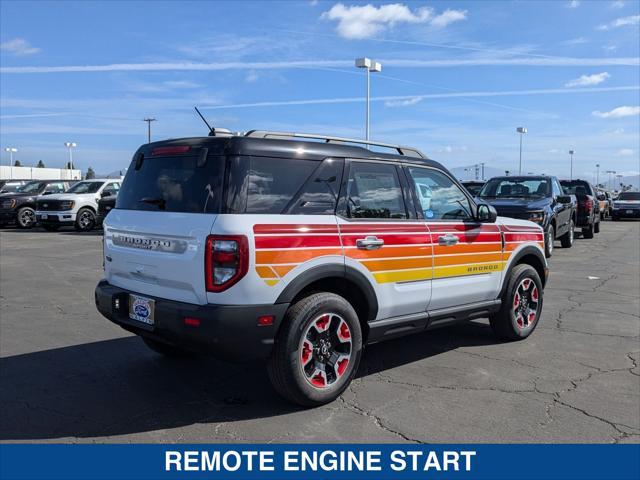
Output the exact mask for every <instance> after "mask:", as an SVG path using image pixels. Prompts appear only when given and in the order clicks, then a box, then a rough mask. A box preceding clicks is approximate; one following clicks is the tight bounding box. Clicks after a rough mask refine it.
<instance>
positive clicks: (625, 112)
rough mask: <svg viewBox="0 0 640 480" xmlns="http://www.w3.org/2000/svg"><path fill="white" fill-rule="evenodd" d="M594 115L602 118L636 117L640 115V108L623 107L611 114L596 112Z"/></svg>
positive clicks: (615, 109) (610, 112) (612, 111)
mask: <svg viewBox="0 0 640 480" xmlns="http://www.w3.org/2000/svg"><path fill="white" fill-rule="evenodd" d="M592 115H593V116H595V117H600V118H622V117H635V116H636V115H640V107H629V106H622V107H617V108H614V109H613V110H611V111H609V112H599V111H597V110H596V111H595V112H593V113H592Z"/></svg>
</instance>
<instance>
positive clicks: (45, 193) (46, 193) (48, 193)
mask: <svg viewBox="0 0 640 480" xmlns="http://www.w3.org/2000/svg"><path fill="white" fill-rule="evenodd" d="M52 193H53V192H42V194H43V195H51V194H52Z"/></svg>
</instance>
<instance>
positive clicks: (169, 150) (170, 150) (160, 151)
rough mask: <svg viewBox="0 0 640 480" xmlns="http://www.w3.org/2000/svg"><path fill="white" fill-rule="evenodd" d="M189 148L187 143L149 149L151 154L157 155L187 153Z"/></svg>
mask: <svg viewBox="0 0 640 480" xmlns="http://www.w3.org/2000/svg"><path fill="white" fill-rule="evenodd" d="M189 150H191V147H190V146H189V145H175V146H170V147H156V148H154V149H153V150H151V155H152V156H158V155H180V154H181V153H187V152H188V151H189Z"/></svg>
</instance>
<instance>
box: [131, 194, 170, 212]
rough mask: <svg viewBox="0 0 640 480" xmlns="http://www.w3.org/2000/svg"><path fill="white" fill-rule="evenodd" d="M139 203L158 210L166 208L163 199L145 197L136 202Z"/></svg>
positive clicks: (165, 202)
mask: <svg viewBox="0 0 640 480" xmlns="http://www.w3.org/2000/svg"><path fill="white" fill-rule="evenodd" d="M138 202H139V203H148V204H149V205H155V206H157V207H158V210H164V209H165V208H166V206H167V201H166V200H165V199H164V198H151V197H145V198H141V199H140V200H138Z"/></svg>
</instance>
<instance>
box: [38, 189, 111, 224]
mask: <svg viewBox="0 0 640 480" xmlns="http://www.w3.org/2000/svg"><path fill="white" fill-rule="evenodd" d="M118 190H120V180H114V179H112V178H110V179H109V178H105V179H100V178H94V179H91V180H84V181H82V182H78V183H76V184H75V185H74V186H73V187H71V188H70V189H69V190H67V191H66V192H64V193H60V194H57V195H49V196H47V197H46V198H42V199H39V200H38V202H37V204H36V218H37V221H38V223H39V224H40V225H41V226H42V227H43V228H44V229H45V230H49V231H54V230H58V229H59V228H60V227H61V226H64V225H73V226H74V227H75V229H76V230H77V231H79V232H87V231H89V230H93V228H94V227H95V226H96V212H97V211H98V200H100V198H101V197H106V196H109V195H115V194H117V193H118Z"/></svg>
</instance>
